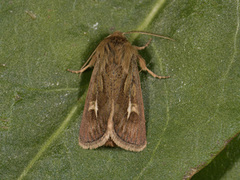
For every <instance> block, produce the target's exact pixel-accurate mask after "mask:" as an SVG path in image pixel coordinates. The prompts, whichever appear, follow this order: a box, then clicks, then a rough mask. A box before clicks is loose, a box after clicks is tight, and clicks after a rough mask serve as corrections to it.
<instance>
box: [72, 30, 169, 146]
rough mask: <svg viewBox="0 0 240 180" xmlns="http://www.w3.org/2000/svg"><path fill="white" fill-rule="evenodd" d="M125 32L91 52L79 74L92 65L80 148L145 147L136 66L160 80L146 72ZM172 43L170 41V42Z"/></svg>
mask: <svg viewBox="0 0 240 180" xmlns="http://www.w3.org/2000/svg"><path fill="white" fill-rule="evenodd" d="M129 33H141V34H149V35H153V36H158V37H162V38H165V39H170V38H167V37H163V36H159V35H155V34H151V33H145V32H137V31H131V32H126V33H122V32H118V31H117V32H114V33H113V34H111V35H109V36H108V37H106V38H105V39H104V40H103V41H102V42H101V43H100V44H99V45H98V46H97V48H96V49H95V51H94V52H93V53H92V55H91V56H90V57H89V59H88V60H87V62H86V63H85V64H84V65H83V67H82V68H81V69H80V70H79V71H71V70H68V71H70V72H72V73H82V72H84V71H85V70H86V69H87V68H89V67H92V66H94V69H93V72H92V76H91V81H90V84H89V88H88V93H87V98H86V102H85V106H84V111H83V117H82V121H81V125H80V132H79V145H80V146H81V147H82V148H84V149H95V148H97V147H99V146H103V145H105V146H112V147H113V146H116V145H117V146H119V147H121V148H123V149H125V150H130V151H142V150H143V149H144V148H145V147H146V144H147V140H146V127H145V117H144V107H143V99H142V92H141V84H140V78H139V71H138V65H137V62H138V63H139V65H140V67H141V68H142V70H144V71H147V72H148V73H149V74H151V75H152V76H153V77H156V78H159V79H162V78H169V76H158V75H156V74H154V73H153V72H152V71H151V70H149V69H148V68H147V66H146V63H145V61H144V59H143V58H142V57H141V56H140V55H139V54H138V50H142V49H144V48H146V47H147V46H148V45H149V44H150V41H151V40H150V41H149V42H148V43H147V44H146V45H144V46H142V47H137V46H133V45H132V44H131V43H130V42H129V41H128V40H127V39H126V37H125V36H124V34H129ZM170 40H172V39H170Z"/></svg>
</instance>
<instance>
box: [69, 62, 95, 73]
mask: <svg viewBox="0 0 240 180" xmlns="http://www.w3.org/2000/svg"><path fill="white" fill-rule="evenodd" d="M89 67H91V65H89V64H88V65H87V66H85V67H82V68H81V69H80V70H78V71H73V70H70V69H67V71H69V72H71V73H76V74H79V73H83V72H84V71H85V70H86V69H87V68H89Z"/></svg>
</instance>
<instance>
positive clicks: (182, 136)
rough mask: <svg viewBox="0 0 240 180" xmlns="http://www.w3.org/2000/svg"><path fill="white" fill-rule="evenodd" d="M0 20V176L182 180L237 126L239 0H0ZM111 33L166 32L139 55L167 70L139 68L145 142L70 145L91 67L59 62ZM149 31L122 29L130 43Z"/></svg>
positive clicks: (76, 57)
mask: <svg viewBox="0 0 240 180" xmlns="http://www.w3.org/2000/svg"><path fill="white" fill-rule="evenodd" d="M0 19H1V21H0V26H1V28H0V57H1V59H0V142H1V144H0V147H1V153H0V159H1V162H0V166H1V168H0V179H182V178H184V177H185V178H188V177H191V176H192V175H193V174H195V173H196V172H198V171H199V170H201V169H202V168H203V167H204V166H206V165H207V164H209V163H210V162H211V161H212V160H213V159H214V158H215V156H216V155H218V154H219V153H220V152H221V151H222V149H223V148H224V147H225V145H226V143H227V142H228V141H229V139H230V138H232V137H234V136H235V135H236V134H237V133H238V132H240V123H239V120H240V113H239V112H240V111H239V107H240V96H239V89H240V61H239V57H240V56H239V43H240V41H239V24H240V23H239V0H237V1H231V2H230V1H194V0H192V1H186V0H182V1H166V0H165V1H164V0H156V1H147V0H142V1H120V0H115V1H106V0H92V1H91V0H82V1H76V0H75V1H55V0H54V1H36V0H31V1H26V0H21V1H20V0H13V1H2V2H0ZM116 30H119V31H123V32H125V31H130V30H143V31H147V32H151V33H157V34H161V35H164V36H168V37H170V38H173V39H175V41H174V42H172V41H168V40H164V39H160V38H156V37H153V41H152V42H151V44H150V46H149V47H148V48H146V49H145V50H143V51H141V52H140V53H141V55H142V56H143V57H144V58H145V60H146V62H147V66H148V67H149V68H150V69H151V70H152V71H153V72H155V73H156V74H159V75H170V76H171V78H170V79H165V80H158V79H154V78H153V77H152V76H150V75H149V74H147V73H145V72H141V73H140V75H141V83H142V93H143V100H144V107H145V118H146V122H147V140H148V144H147V147H146V149H144V150H143V151H142V152H139V153H134V152H128V151H125V150H123V149H120V148H105V147H101V148H98V149H96V150H83V149H82V148H81V147H79V146H78V132H79V124H80V121H81V117H82V111H83V106H84V101H85V97H86V92H87V87H88V83H89V79H90V76H91V70H89V71H87V72H86V73H84V74H83V75H82V76H81V78H80V79H79V77H78V76H77V75H75V74H71V73H69V72H67V71H66V69H68V68H69V69H73V70H78V69H79V68H80V67H81V66H82V65H83V64H84V62H86V60H87V59H88V57H89V56H90V55H91V53H92V52H93V51H94V49H95V48H96V46H97V45H98V43H99V42H100V41H101V40H102V39H103V38H104V37H106V36H107V35H108V34H110V33H112V32H114V31H116ZM149 38H150V37H148V36H145V35H140V36H129V40H131V41H132V42H133V44H134V45H137V46H142V45H144V44H145V43H146V42H147V41H148V40H149ZM78 99H79V100H78ZM236 146H238V147H239V143H238V144H237V143H236ZM218 157H219V156H218ZM238 157H239V156H236V159H235V160H234V161H235V162H236V163H235V164H234V165H232V166H233V167H232V171H231V173H232V174H234V175H235V174H236V173H238V172H239V170H238V169H239V165H237V164H239V163H237V162H238V161H239V160H238V159H239V158H238ZM220 158H221V157H220ZM223 158H224V157H223ZM220 165H221V166H224V165H225V164H224V162H223V161H220ZM227 166H228V165H227ZM206 168H209V166H207V167H206ZM228 170H229V168H228ZM223 171H224V170H223ZM205 172H207V173H209V174H210V175H211V173H212V172H211V171H205ZM228 172H229V171H228ZM224 173H226V172H224ZM224 173H223V174H224ZM231 173H230V174H228V176H224V175H222V176H221V177H222V178H224V177H231ZM213 174H214V173H213ZM213 179H214V178H213Z"/></svg>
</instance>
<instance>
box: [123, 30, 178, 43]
mask: <svg viewBox="0 0 240 180" xmlns="http://www.w3.org/2000/svg"><path fill="white" fill-rule="evenodd" d="M133 33H139V34H146V35H149V36H156V37H160V38H163V39H168V40H171V41H175V40H174V39H172V38H169V37H166V36H161V35H158V34H154V33H149V32H143V31H128V32H124V33H123V34H133Z"/></svg>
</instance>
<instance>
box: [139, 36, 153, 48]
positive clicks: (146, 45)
mask: <svg viewBox="0 0 240 180" xmlns="http://www.w3.org/2000/svg"><path fill="white" fill-rule="evenodd" d="M151 41H152V38H151V39H149V41H148V42H147V43H146V44H145V45H144V46H141V47H138V46H135V47H136V48H137V50H143V49H145V48H146V47H148V45H149V44H150V43H151Z"/></svg>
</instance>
